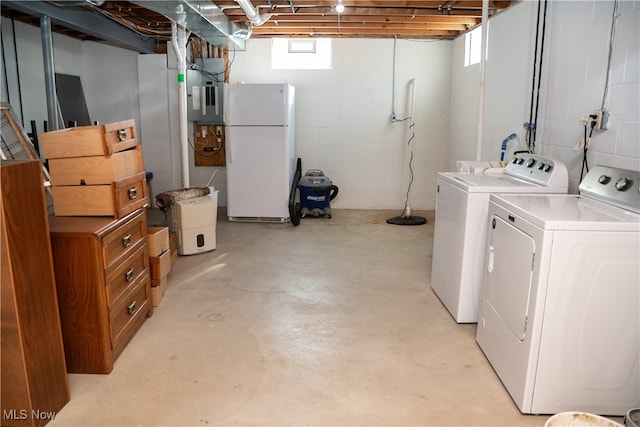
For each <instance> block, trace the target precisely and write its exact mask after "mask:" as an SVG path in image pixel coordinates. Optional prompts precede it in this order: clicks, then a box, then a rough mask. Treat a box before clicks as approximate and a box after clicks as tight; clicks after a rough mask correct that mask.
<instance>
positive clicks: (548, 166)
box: [543, 165, 553, 172]
mask: <svg viewBox="0 0 640 427" xmlns="http://www.w3.org/2000/svg"><path fill="white" fill-rule="evenodd" d="M552 168H553V166H551V165H544V169H543V170H544V171H545V172H549V171H550V170H551V169H552Z"/></svg>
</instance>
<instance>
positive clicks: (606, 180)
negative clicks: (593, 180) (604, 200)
mask: <svg viewBox="0 0 640 427" xmlns="http://www.w3.org/2000/svg"><path fill="white" fill-rule="evenodd" d="M610 181H611V177H610V176H607V175H600V178H598V182H599V183H600V184H602V185H607V184H608V183H609V182H610Z"/></svg>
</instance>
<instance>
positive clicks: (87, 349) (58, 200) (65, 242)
mask: <svg viewBox="0 0 640 427" xmlns="http://www.w3.org/2000/svg"><path fill="white" fill-rule="evenodd" d="M40 143H41V150H42V154H43V156H44V157H45V158H47V159H48V161H49V170H50V178H51V185H52V194H53V204H54V215H51V216H49V227H50V237H51V248H52V254H53V264H54V270H55V279H56V280H55V281H56V291H57V294H58V302H59V311H60V320H61V325H62V338H63V341H64V350H65V359H66V365H67V371H68V372H76V373H109V372H111V370H112V369H113V364H114V363H115V361H116V359H117V358H118V356H119V355H120V354H121V353H122V351H123V350H124V348H125V347H126V346H127V344H128V343H129V342H130V340H131V339H132V338H133V337H134V335H135V334H136V332H137V331H138V330H139V329H140V327H141V326H142V324H143V323H144V321H145V319H146V318H147V317H149V316H151V315H152V314H153V307H152V301H151V286H150V285H151V277H150V264H151V258H150V256H149V249H148V246H147V212H146V209H145V207H146V206H147V205H148V197H147V186H146V185H145V178H146V173H145V171H144V166H143V161H142V148H141V146H140V145H138V140H137V138H136V129H135V122H134V120H127V121H123V122H118V123H113V124H108V125H101V126H82V127H76V128H70V129H64V130H60V131H52V132H45V133H43V134H41V135H40Z"/></svg>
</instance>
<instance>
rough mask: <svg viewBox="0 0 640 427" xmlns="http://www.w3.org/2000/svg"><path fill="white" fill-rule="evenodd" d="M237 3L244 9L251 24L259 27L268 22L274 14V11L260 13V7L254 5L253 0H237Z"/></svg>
mask: <svg viewBox="0 0 640 427" xmlns="http://www.w3.org/2000/svg"><path fill="white" fill-rule="evenodd" d="M236 3H238V4H239V5H240V7H241V8H242V10H244V13H245V15H247V18H249V21H250V22H251V24H252V25H255V26H257V27H259V26H260V25H262V24H264V23H265V22H267V21H268V20H269V18H271V17H272V16H273V14H272V13H263V14H262V15H260V14H259V13H258V9H257V8H255V7H253V4H251V1H249V0H236Z"/></svg>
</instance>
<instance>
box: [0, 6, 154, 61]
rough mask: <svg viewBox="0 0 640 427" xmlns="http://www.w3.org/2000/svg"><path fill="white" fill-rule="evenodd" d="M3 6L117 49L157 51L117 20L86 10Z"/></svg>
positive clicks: (144, 39)
mask: <svg viewBox="0 0 640 427" xmlns="http://www.w3.org/2000/svg"><path fill="white" fill-rule="evenodd" d="M2 6H3V7H8V8H11V9H14V10H17V11H20V12H22V13H25V14H28V15H30V16H34V17H37V18H39V17H40V16H48V17H49V18H51V21H52V22H53V23H54V24H55V25H57V26H62V27H65V28H69V29H72V30H74V31H78V32H80V33H83V34H87V35H90V36H92V37H94V38H95V39H99V40H104V41H106V42H108V43H110V44H113V45H115V46H119V47H124V48H126V49H130V50H135V51H138V52H142V53H154V52H155V47H156V40H154V39H150V38H141V37H140V35H138V34H136V33H134V32H132V31H130V30H129V29H127V28H125V27H123V26H122V25H120V24H118V23H116V22H115V21H113V20H111V19H109V18H106V17H104V16H102V15H99V14H96V13H94V12H92V11H91V10H89V9H86V8H83V7H75V6H72V7H60V6H57V5H55V4H53V3H51V2H44V1H12V0H3V1H2Z"/></svg>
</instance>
